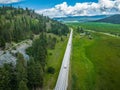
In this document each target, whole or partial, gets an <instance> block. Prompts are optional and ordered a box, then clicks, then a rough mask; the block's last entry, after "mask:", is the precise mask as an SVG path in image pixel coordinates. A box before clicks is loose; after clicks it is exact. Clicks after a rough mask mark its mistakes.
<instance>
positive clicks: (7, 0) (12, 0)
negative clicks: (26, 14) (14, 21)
mask: <svg viewBox="0 0 120 90" xmlns="http://www.w3.org/2000/svg"><path fill="white" fill-rule="evenodd" d="M20 1H21V0H0V4H10V3H16V2H20Z"/></svg>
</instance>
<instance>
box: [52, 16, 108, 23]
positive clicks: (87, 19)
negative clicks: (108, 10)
mask: <svg viewBox="0 0 120 90" xmlns="http://www.w3.org/2000/svg"><path fill="white" fill-rule="evenodd" d="M106 17H108V15H96V16H68V17H58V18H53V19H54V20H57V21H61V22H90V21H95V20H99V19H103V18H106Z"/></svg>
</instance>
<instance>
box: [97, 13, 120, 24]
mask: <svg viewBox="0 0 120 90" xmlns="http://www.w3.org/2000/svg"><path fill="white" fill-rule="evenodd" d="M95 22H105V23H113V24H120V14H116V15H112V16H109V17H106V18H104V19H100V20H96V21H95Z"/></svg>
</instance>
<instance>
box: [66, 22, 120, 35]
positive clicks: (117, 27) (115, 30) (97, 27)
mask: <svg viewBox="0 0 120 90" xmlns="http://www.w3.org/2000/svg"><path fill="white" fill-rule="evenodd" d="M67 25H68V26H72V27H73V28H76V27H77V26H80V27H83V28H84V29H89V30H94V31H98V32H106V33H111V34H118V35H120V24H110V23H100V22H85V23H68V24H67Z"/></svg>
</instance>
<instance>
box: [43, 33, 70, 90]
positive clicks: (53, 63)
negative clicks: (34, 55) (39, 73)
mask: <svg viewBox="0 0 120 90" xmlns="http://www.w3.org/2000/svg"><path fill="white" fill-rule="evenodd" d="M51 36H52V37H56V38H57V43H56V45H55V49H49V50H48V57H47V68H48V67H53V68H54V69H55V73H54V74H49V73H47V72H46V74H45V78H44V88H43V90H53V88H54V87H55V84H56V80H57V77H58V74H59V71H60V67H61V63H62V60H63V56H64V53H65V49H66V45H67V41H68V37H66V36H62V38H63V41H61V38H60V37H58V36H56V35H53V34H52V35H51Z"/></svg>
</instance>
